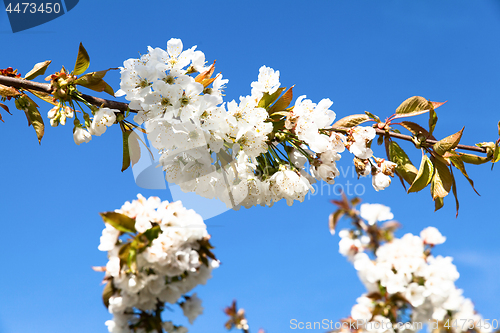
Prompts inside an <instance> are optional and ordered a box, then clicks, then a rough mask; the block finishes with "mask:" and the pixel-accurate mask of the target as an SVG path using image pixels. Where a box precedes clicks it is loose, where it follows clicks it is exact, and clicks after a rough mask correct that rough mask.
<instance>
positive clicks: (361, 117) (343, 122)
mask: <svg viewBox="0 0 500 333" xmlns="http://www.w3.org/2000/svg"><path fill="white" fill-rule="evenodd" d="M370 120H371V118H370V117H369V116H368V115H366V114H352V115H350V116H347V117H344V118H342V119H339V120H337V121H336V122H335V124H333V125H332V126H333V127H355V126H358V125H359V124H362V123H364V122H366V121H370Z"/></svg>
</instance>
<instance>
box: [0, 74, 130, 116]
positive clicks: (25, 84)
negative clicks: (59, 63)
mask: <svg viewBox="0 0 500 333" xmlns="http://www.w3.org/2000/svg"><path fill="white" fill-rule="evenodd" d="M0 84H3V85H6V86H10V87H14V88H22V89H29V90H35V91H40V92H43V93H46V94H51V93H52V89H51V88H50V84H48V83H39V82H34V81H29V80H24V79H17V78H13V77H8V76H3V75H0ZM81 97H82V98H83V99H84V100H86V101H87V102H89V103H90V104H92V105H95V106H104V107H106V108H110V109H116V110H120V111H123V112H125V111H127V109H128V104H127V103H123V102H117V101H111V100H109V99H103V98H99V97H94V96H90V95H86V94H81ZM130 111H131V112H137V110H130Z"/></svg>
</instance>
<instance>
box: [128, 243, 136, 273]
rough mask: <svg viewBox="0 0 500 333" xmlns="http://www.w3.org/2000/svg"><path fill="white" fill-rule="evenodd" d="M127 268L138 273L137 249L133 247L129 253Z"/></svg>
mask: <svg viewBox="0 0 500 333" xmlns="http://www.w3.org/2000/svg"><path fill="white" fill-rule="evenodd" d="M127 266H128V267H129V269H130V270H131V271H132V272H133V273H137V249H136V248H135V247H134V246H132V245H131V246H130V250H129V252H128V257H127Z"/></svg>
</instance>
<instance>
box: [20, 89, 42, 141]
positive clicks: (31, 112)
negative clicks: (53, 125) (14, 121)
mask: <svg viewBox="0 0 500 333" xmlns="http://www.w3.org/2000/svg"><path fill="white" fill-rule="evenodd" d="M23 97H24V98H26V99H27V100H28V101H29V106H28V111H26V110H25V112H26V117H27V118H28V121H29V122H30V123H31V124H32V125H33V128H34V129H35V132H36V137H37V138H38V143H39V144H41V142H42V138H43V134H44V133H45V125H44V124H43V118H42V116H41V115H40V111H38V105H36V103H35V102H34V101H33V100H32V99H31V98H29V97H28V96H26V95H24V96H23Z"/></svg>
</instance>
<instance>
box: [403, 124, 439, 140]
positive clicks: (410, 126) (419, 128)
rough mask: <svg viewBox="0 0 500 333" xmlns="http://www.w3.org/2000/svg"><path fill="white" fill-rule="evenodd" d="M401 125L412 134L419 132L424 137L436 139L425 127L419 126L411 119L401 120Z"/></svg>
mask: <svg viewBox="0 0 500 333" xmlns="http://www.w3.org/2000/svg"><path fill="white" fill-rule="evenodd" d="M401 126H403V127H404V128H406V129H407V130H408V131H410V132H411V133H412V134H413V135H415V136H417V135H419V134H423V135H424V136H425V137H426V138H429V139H432V140H436V138H435V137H434V136H432V135H431V134H430V133H429V132H428V131H427V130H426V129H425V128H423V127H422V126H420V125H419V124H417V123H414V122H411V121H402V122H401Z"/></svg>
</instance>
